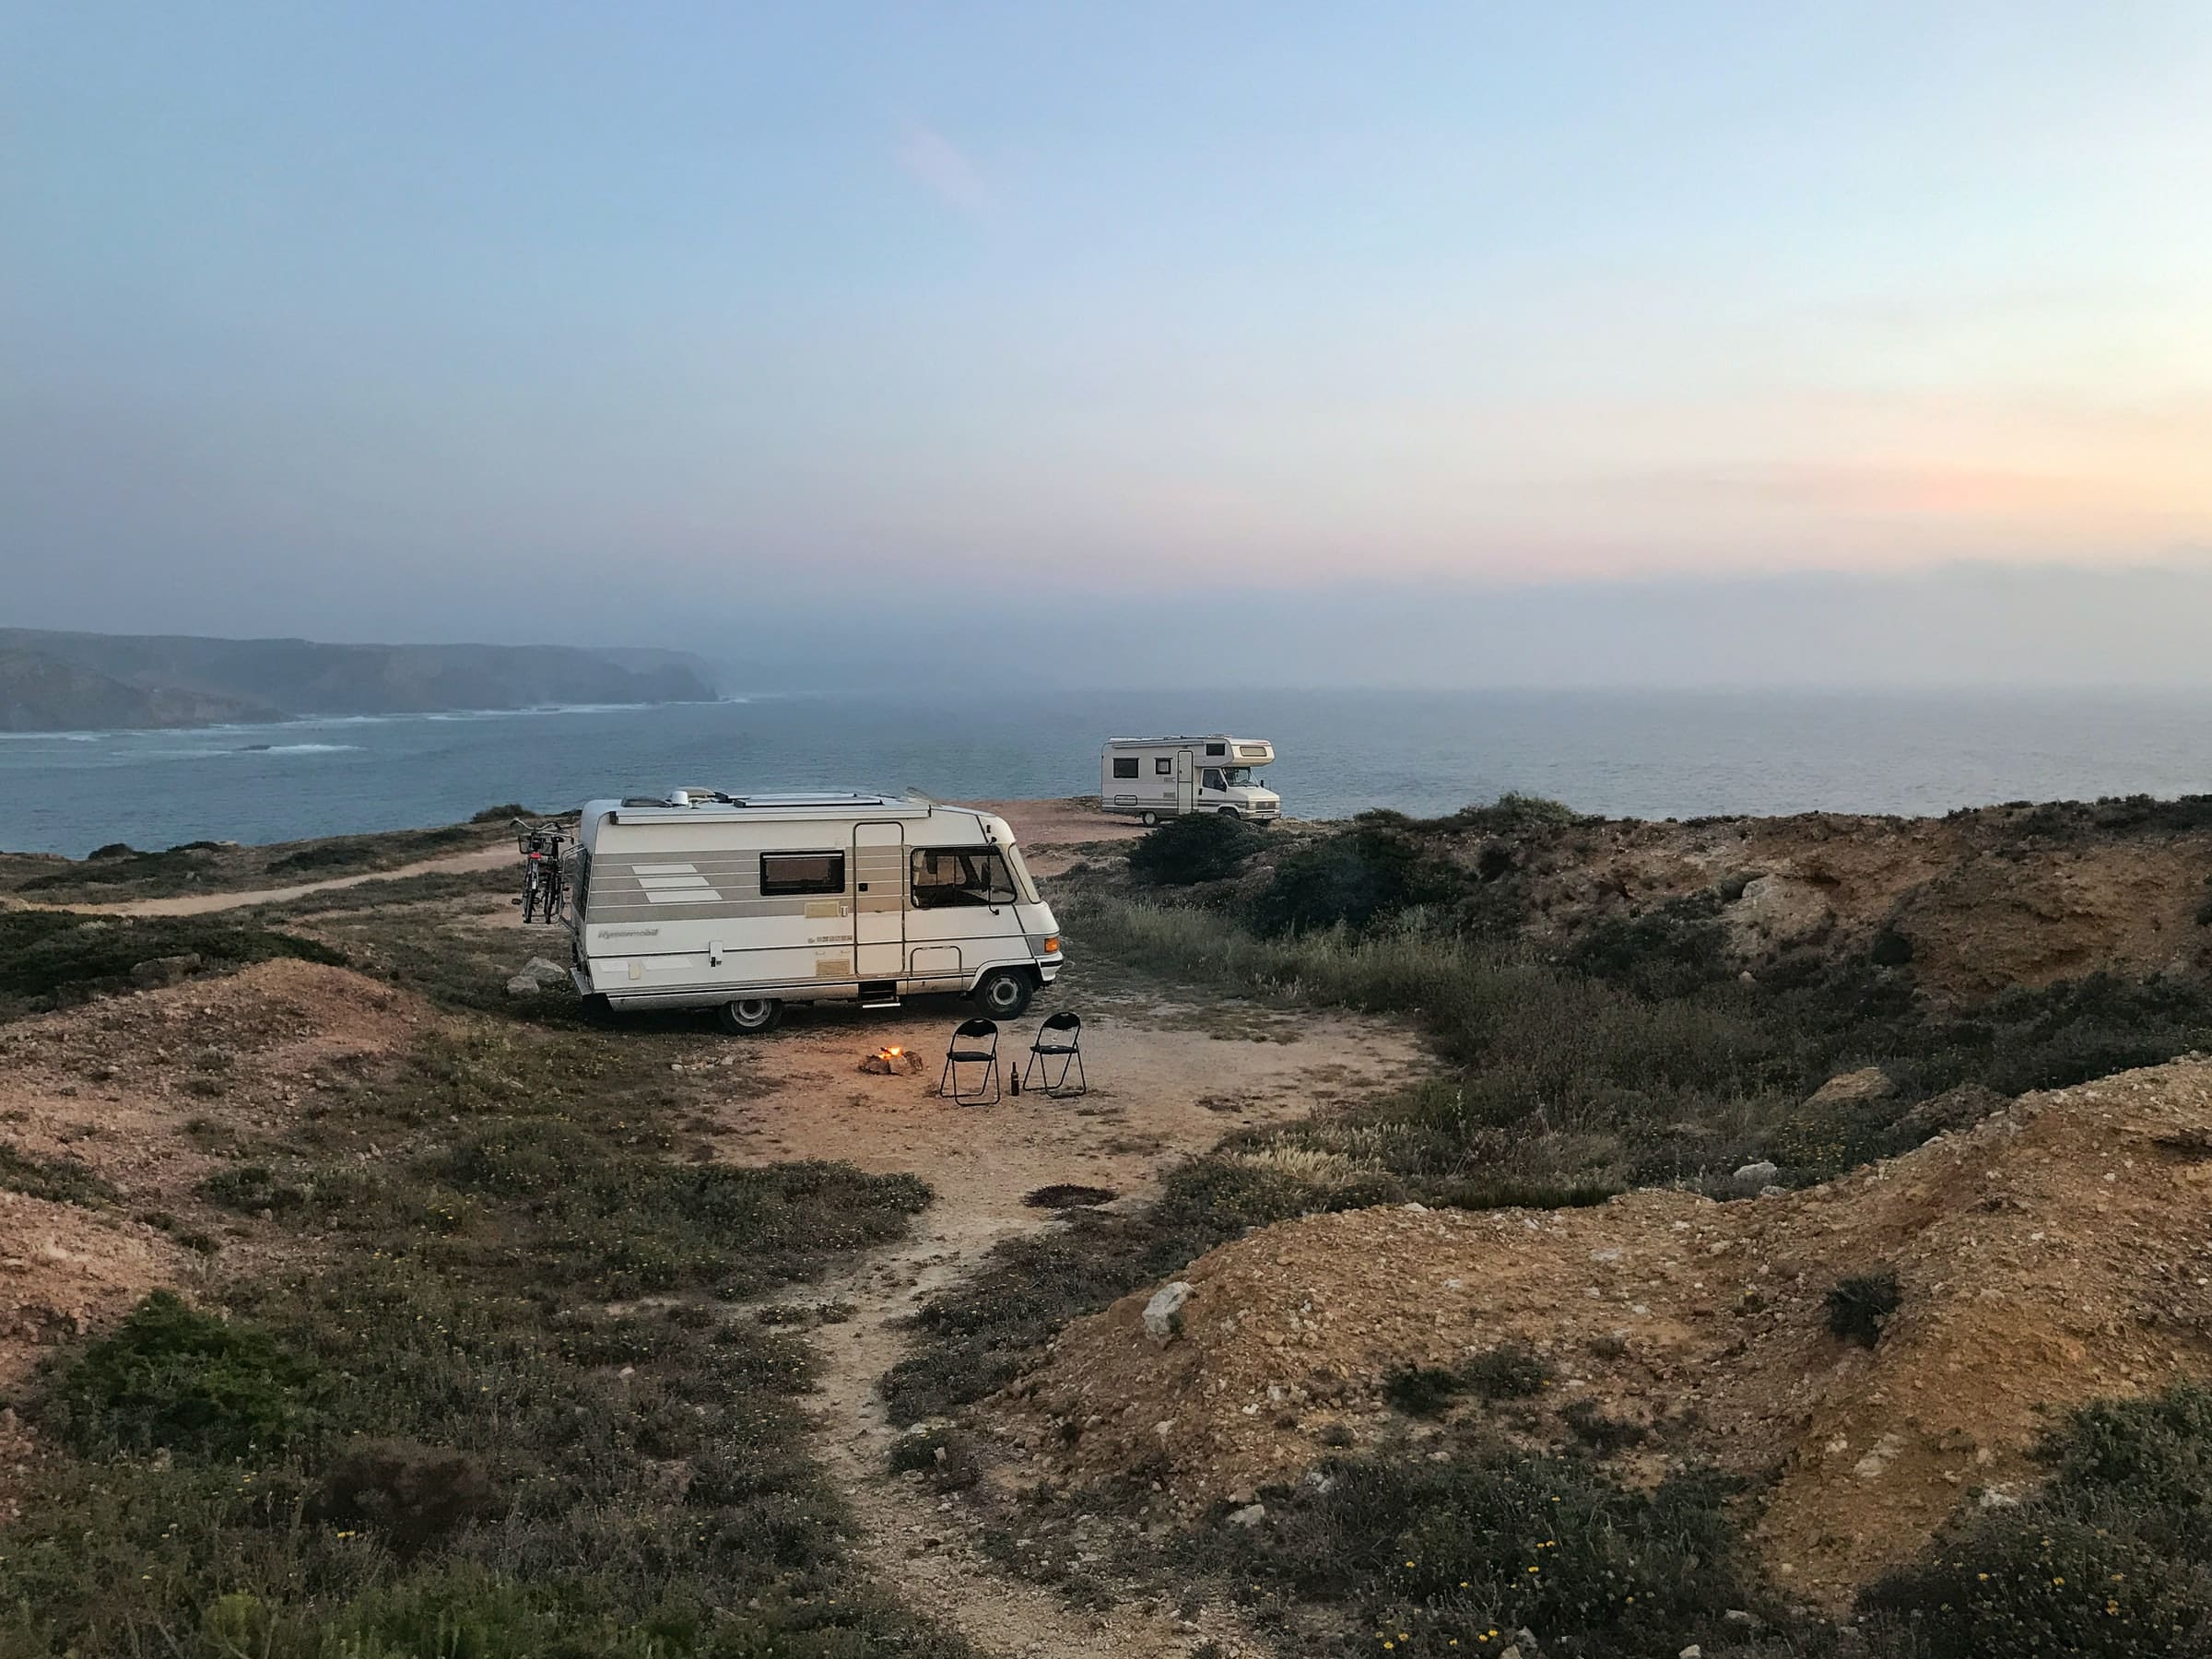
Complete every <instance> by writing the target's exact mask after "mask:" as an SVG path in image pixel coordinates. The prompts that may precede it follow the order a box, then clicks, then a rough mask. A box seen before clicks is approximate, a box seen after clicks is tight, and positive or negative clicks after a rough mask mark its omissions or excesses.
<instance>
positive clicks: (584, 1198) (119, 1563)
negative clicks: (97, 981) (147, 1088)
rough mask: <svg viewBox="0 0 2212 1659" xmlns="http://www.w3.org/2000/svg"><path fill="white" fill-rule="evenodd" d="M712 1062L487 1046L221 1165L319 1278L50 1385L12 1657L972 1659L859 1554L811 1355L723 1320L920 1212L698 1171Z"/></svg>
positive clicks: (4, 1622)
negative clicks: (695, 1076) (830, 1471)
mask: <svg viewBox="0 0 2212 1659" xmlns="http://www.w3.org/2000/svg"><path fill="white" fill-rule="evenodd" d="M699 1041H700V1040H699V1039H697V1038H687V1037H685V1036H682V1035H671V1034H662V1033H655V1032H653V1031H652V1030H641V1031H636V1032H629V1033H625V1035H624V1038H623V1040H622V1041H620V1042H615V1041H604V1040H602V1041H594V1040H593V1039H591V1038H590V1037H588V1036H586V1035H585V1034H583V1033H580V1032H563V1031H554V1032H543V1031H536V1030H531V1029H529V1028H527V1027H524V1026H522V1025H519V1024H515V1023H512V1022H484V1023H481V1024H479V1025H477V1026H476V1027H475V1028H473V1029H471V1030H468V1031H466V1032H465V1033H463V1034H462V1035H460V1036H458V1037H453V1038H447V1039H440V1040H433V1041H429V1042H427V1043H426V1044H425V1045H424V1047H423V1049H422V1050H421V1052H420V1053H418V1055H417V1056H416V1058H415V1060H414V1062H413V1064H412V1065H408V1066H406V1067H404V1068H400V1069H399V1070H398V1071H397V1073H396V1074H395V1075H394V1074H392V1073H388V1072H371V1073H369V1074H366V1075H363V1076H361V1077H358V1078H356V1079H354V1080H353V1081H352V1082H351V1083H350V1084H349V1085H347V1084H342V1083H341V1084H339V1085H337V1086H335V1087H336V1093H335V1098H329V1099H326V1100H324V1102H323V1103H322V1108H321V1110H319V1111H317V1112H311V1113H310V1114H308V1115H307V1116H306V1118H305V1119H304V1121H303V1122H302V1123H301V1124H300V1125H299V1126H298V1128H297V1130H296V1131H295V1132H294V1133H293V1134H292V1135H291V1138H290V1140H289V1142H288V1144H287V1145H286V1146H285V1147H283V1148H282V1149H281V1157H280V1158H272V1157H270V1156H268V1155H267V1154H265V1153H263V1152H260V1151H257V1152H256V1154H255V1156H256V1157H257V1158H259V1159H262V1161H261V1162H260V1163H259V1164H253V1163H249V1164H244V1165H241V1166H240V1167H239V1168H237V1169H235V1170H234V1171H230V1174H231V1176H232V1177H233V1183H234V1191H235V1195H236V1201H237V1202H239V1203H241V1204H248V1205H250V1204H253V1202H254V1201H255V1200H256V1199H257V1198H260V1197H264V1196H265V1195H266V1194H268V1193H269V1192H270V1191H271V1190H272V1188H271V1185H270V1182H271V1181H274V1182H277V1183H278V1184H280V1185H283V1186H286V1187H288V1188H297V1189H298V1191H299V1192H300V1193H301V1194H303V1196H302V1198H301V1199H300V1201H298V1202H295V1203H290V1204H288V1205H284V1206H269V1205H265V1206H263V1207H266V1208H271V1209H273V1210H274V1213H275V1217H276V1221H275V1225H276V1226H277V1227H279V1228H293V1229H297V1230H299V1236H300V1240H301V1242H302V1246H303V1248H302V1249H301V1250H300V1251H297V1252H290V1253H284V1256H283V1261H284V1264H285V1265H282V1266H281V1267H280V1268H279V1269H278V1270H277V1271H276V1272H275V1273H274V1274H273V1275H272V1276H269V1277H260V1278H256V1279H251V1280H248V1281H245V1282H242V1283H240V1284H237V1285H234V1286H233V1287H231V1288H229V1290H227V1291H226V1293H225V1297H224V1301H223V1303H222V1305H220V1306H219V1307H208V1308H200V1309H195V1308H192V1307H189V1306H186V1305H185V1304H184V1303H182V1301H180V1300H178V1299H176V1298H175V1297H173V1296H170V1295H168V1294H166V1293H162V1294H158V1295H156V1296H153V1297H150V1298H148V1299H147V1300H146V1302H145V1303H144V1304H142V1305H141V1306H140V1308H139V1309H138V1310H137V1311H135V1312H134V1313H133V1314H131V1316H130V1317H129V1318H128V1319H126V1320H125V1321H124V1324H122V1325H121V1326H119V1327H118V1328H117V1329H116V1330H115V1331H114V1332H112V1333H111V1334H110V1335H108V1336H106V1337H103V1338H101V1339H100V1340H99V1341H96V1342H93V1343H91V1344H89V1345H88V1346H87V1347H84V1348H83V1349H82V1350H81V1351H80V1352H78V1353H77V1354H76V1355H75V1356H74V1357H72V1358H70V1359H67V1360H66V1361H65V1363H64V1364H62V1365H60V1366H59V1367H57V1368H56V1370H55V1371H53V1375H52V1376H51V1378H50V1379H49V1381H48V1382H47V1383H46V1384H45V1386H44V1388H43V1390H42V1392H41V1394H40V1396H39V1397H38V1398H37V1400H36V1401H35V1402H34V1405H35V1410H36V1412H37V1415H38V1419H39V1420H40V1421H41V1423H42V1424H44V1425H46V1426H47V1427H48V1428H49V1429H50V1430H51V1431H52V1433H53V1436H54V1438H55V1440H56V1441H57V1443H59V1444H60V1445H62V1446H64V1447H65V1448H67V1450H68V1452H69V1453H71V1455H68V1456H61V1457H56V1458H55V1459H53V1460H52V1461H51V1463H50V1465H49V1466H47V1467H46V1468H44V1469H42V1470H41V1471H40V1472H38V1473H37V1474H36V1475H35V1477H33V1484H32V1489H31V1490H30V1491H29V1494H28V1495H27V1498H26V1501H25V1506H24V1512H23V1514H22V1516H21V1517H20V1518H19V1519H18V1520H17V1521H16V1522H14V1523H13V1524H11V1525H10V1527H9V1529H8V1533H7V1536H6V1547H5V1548H4V1549H0V1652H6V1653H9V1654H11V1655H12V1654H18V1653H20V1654H24V1655H37V1654H46V1655H53V1656H55V1659H59V1656H61V1655H65V1654H68V1655H83V1656H85V1659H93V1656H100V1659H111V1656H112V1659H142V1656H143V1655H147V1654H150V1653H161V1654H171V1655H177V1656H178V1659H237V1656H238V1655H241V1654H252V1655H254V1659H338V1656H341V1655H342V1656H345V1659H355V1656H359V1659H371V1656H373V1659H401V1656H402V1655H405V1656H406V1659H417V1656H418V1655H419V1656H432V1655H434V1656H436V1659H462V1656H466V1659H496V1656H508V1659H540V1656H550V1655H559V1656H560V1659H709V1656H712V1659H736V1656H738V1655H762V1656H765V1655H767V1654H769V1653H775V1654H778V1655H785V1654H789V1655H796V1656H798V1659H849V1656H852V1655H857V1654H862V1653H903V1654H913V1655H921V1656H923V1659H958V1656H959V1655H960V1654H962V1653H964V1650H963V1649H962V1648H961V1647H960V1646H959V1643H958V1642H957V1641H953V1640H951V1639H949V1638H947V1637H946V1636H944V1635H943V1634H942V1633H940V1632H937V1631H935V1630H932V1629H931V1628H929V1627H927V1626H924V1625H922V1624H920V1623H918V1622H917V1621H916V1620H914V1619H913V1618H912V1617H910V1616H909V1615H907V1614H905V1613H904V1612H902V1611H900V1610H899V1609H898V1608H897V1607H896V1606H894V1605H893V1604H892V1603H891V1602H890V1601H889V1600H888V1599H887V1598H886V1597H884V1596H882V1595H880V1594H877V1592H876V1591H875V1590H874V1589H873V1588H872V1586H871V1585H870V1584H869V1583H868V1582H867V1581H866V1580H865V1578H864V1577H862V1576H861V1575H860V1574H859V1572H858V1571H856V1569H855V1568H854V1567H853V1564H852V1563H851V1562H850V1560H849V1559H848V1558H847V1556H846V1554H845V1549H844V1546H843V1543H842V1542H841V1534H842V1532H843V1530H844V1528H845V1526H846V1524H847V1522H846V1518H845V1516H844V1514H843V1512H842V1511H841V1507H840V1503H839V1500H838V1499H837V1498H836V1496H835V1494H834V1493H833V1492H832V1490H831V1489H830V1487H829V1486H828V1485H827V1483H826V1482H825V1481H824V1479H823V1477H822V1475H821V1472H820V1470H819V1468H818V1466H817V1465H815V1464H814V1463H813V1462H812V1461H811V1460H810V1459H809V1458H808V1457H807V1455H806V1453H805V1451H804V1447H805V1443H806V1432H805V1420H804V1418H803V1416H802V1405H801V1400H800V1396H801V1395H802V1394H803V1393H804V1392H805V1390H806V1387H807V1386H808V1383H809V1380H810V1376H811V1372H812V1360H811V1356H810V1351H809V1350H808V1349H807V1347H806V1346H805V1344H804V1342H803V1341H802V1340H801V1339H799V1338H798V1337H795V1336H794V1335H790V1334H787V1333H785V1332H783V1331H781V1330H778V1329H776V1328H774V1327H773V1326H772V1325H770V1324H763V1323H762V1322H761V1321H759V1320H758V1319H756V1318H755V1317H753V1316H752V1312H751V1310H749V1309H746V1308H739V1307H734V1306H731V1305H729V1303H728V1301H727V1300H726V1299H727V1298H729V1297H734V1296H749V1295H752V1294H753V1293H755V1292H757V1291H759V1290H760V1289H764V1288H772V1287H774V1286H777V1285H780V1284H784V1283H789V1282H794V1281H798V1280H801V1279H804V1278H805V1277H808V1276H810V1275H812V1274H814V1273H817V1272H818V1271H819V1270H820V1269H821V1268H822V1267H823V1266H824V1265H826V1264H828V1263H829V1262H830V1261H831V1260H834V1259H835V1258H836V1257H837V1256H839V1255H840V1254H841V1253H844V1252H847V1251H850V1250H852V1249H854V1248H858V1247H860V1246H861V1245H863V1244H865V1243H866V1242H869V1241H875V1240H878V1239H885V1238H889V1237H894V1236H896V1235H897V1234H898V1233H899V1232H900V1230H902V1229H903V1228H904V1227H905V1226H906V1225H907V1222H908V1220H909V1218H911V1216H912V1214H913V1212H914V1211H915V1210H916V1209H917V1208H918V1207H920V1206H921V1205H922V1204H924V1202H925V1201H926V1199H927V1194H926V1192H925V1191H924V1189H923V1188H922V1187H921V1186H920V1185H919V1183H917V1182H912V1181H911V1180H907V1179H904V1178H900V1177H875V1176H868V1175H865V1174H862V1173H861V1172H859V1171H853V1170H850V1169H847V1168H845V1167H843V1166H830V1165H795V1166H786V1167H781V1168H770V1169H766V1170H757V1171H718V1170H717V1167H716V1166H712V1165H707V1164H704V1163H698V1162H692V1161H688V1160H687V1159H686V1157H685V1154H686V1153H687V1152H688V1150H689V1148H688V1147H687V1146H686V1145H685V1144H684V1142H683V1141H682V1139H681V1135H682V1123H683V1116H682V1114H683V1112H684V1109H685V1103H686V1100H687V1097H686V1096H685V1095H684V1094H683V1093H682V1092H681V1089H680V1087H679V1085H678V1083H677V1081H676V1080H675V1077H674V1075H673V1074H671V1073H670V1071H669V1069H668V1068H669V1064H670V1061H671V1059H672V1058H673V1057H676V1056H678V1055H681V1054H685V1053H696V1050H697V1044H698V1042H699ZM394 1146H398V1147H406V1151H405V1152H404V1153H403V1154H401V1155H398V1156H396V1157H394V1156H392V1155H388V1154H380V1153H378V1152H376V1151H374V1150H373V1149H372V1148H375V1147H394ZM737 1175H742V1176H743V1179H727V1178H725V1177H730V1176H737ZM311 1239H312V1241H313V1242H312V1257H311V1253H310V1250H309V1248H306V1246H307V1241H309V1240H311ZM649 1291H650V1292H652V1293H653V1295H652V1299H651V1300H640V1299H641V1298H643V1297H644V1296H645V1295H646V1293H647V1292H649ZM617 1299H620V1300H617Z"/></svg>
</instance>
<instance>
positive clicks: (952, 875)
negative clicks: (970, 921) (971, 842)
mask: <svg viewBox="0 0 2212 1659" xmlns="http://www.w3.org/2000/svg"><path fill="white" fill-rule="evenodd" d="M1018 897H1019V895H1018V893H1016V892H1015V890H1014V877H1012V876H1011V875H1010V874H1009V873H1008V872H1007V870H1006V859H1005V858H1004V857H1003V856H1001V854H1000V853H999V852H998V850H997V849H996V848H995V847H916V848H915V849H914V908H915V909H916V910H946V909H949V908H951V907H953V906H955V905H962V904H1011V903H1013V902H1014V900H1016V899H1017V898H1018Z"/></svg>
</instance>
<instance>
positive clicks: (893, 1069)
mask: <svg viewBox="0 0 2212 1659" xmlns="http://www.w3.org/2000/svg"><path fill="white" fill-rule="evenodd" d="M922 1068H923V1060H922V1056H921V1055H919V1054H917V1053H914V1052H913V1051H912V1049H905V1048H879V1049H877V1051H876V1052H875V1053H872V1054H870V1055H869V1056H868V1057H867V1058H866V1059H865V1060H863V1061H862V1062H861V1063H860V1069H861V1070H862V1071H864V1072H866V1073H868V1074H870V1075H871V1076H873V1077H912V1076H914V1075H915V1074H916V1073H917V1072H919V1071H921V1070H922Z"/></svg>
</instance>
